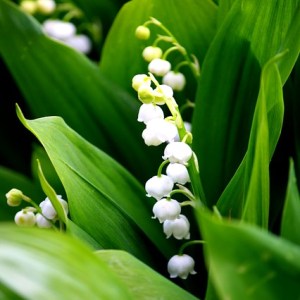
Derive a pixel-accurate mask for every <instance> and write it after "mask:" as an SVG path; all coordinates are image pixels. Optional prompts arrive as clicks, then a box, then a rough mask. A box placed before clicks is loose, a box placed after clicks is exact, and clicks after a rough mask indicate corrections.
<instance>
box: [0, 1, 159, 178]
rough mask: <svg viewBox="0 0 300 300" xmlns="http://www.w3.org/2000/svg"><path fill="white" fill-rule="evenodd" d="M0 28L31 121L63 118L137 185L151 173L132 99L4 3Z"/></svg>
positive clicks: (2, 48) (0, 44)
mask: <svg viewBox="0 0 300 300" xmlns="http://www.w3.org/2000/svg"><path fill="white" fill-rule="evenodd" d="M0 28H1V30H0V55H1V56H2V58H3V59H4V61H5V63H6V64H7V66H8V68H9V69H10V71H11V73H12V75H13V76H14V78H15V80H16V82H17V84H18V86H19V87H20V89H21V91H22V93H23V94H24V96H25V98H26V101H27V103H28V105H29V107H30V110H31V112H32V113H33V115H34V116H36V117H41V116H48V115H57V116H62V117H63V118H64V119H65V121H66V122H67V123H68V124H70V126H72V128H74V129H75V130H76V131H77V132H78V133H80V134H81V135H83V136H84V137H85V138H86V139H87V140H89V141H90V142H92V143H94V144H95V145H97V146H98V147H100V148H101V149H102V150H103V151H106V152H107V153H109V154H110V155H112V156H113V157H114V158H117V159H118V160H119V161H121V162H122V163H123V164H124V165H125V166H126V167H128V168H129V169H130V170H131V171H132V172H133V173H134V174H135V175H137V177H138V178H139V179H141V181H142V180H146V179H147V178H148V177H150V176H151V174H153V173H154V172H155V166H154V165H153V164H152V162H151V160H149V159H145V157H147V156H148V155H149V156H151V155H153V153H152V152H153V151H151V149H148V148H147V147H145V145H144V144H143V140H142V138H141V131H142V126H141V125H138V124H137V121H136V119H137V110H138V105H139V104H138V101H137V100H136V99H133V98H132V97H130V96H129V95H128V94H127V93H126V92H124V91H123V90H122V89H120V88H119V87H118V86H116V85H115V84H112V83H111V82H110V81H108V80H107V78H106V76H104V75H103V74H102V73H101V72H100V71H99V68H98V66H96V65H95V64H93V63H92V62H91V61H89V60H88V59H87V58H86V57H85V56H84V55H82V54H81V53H78V52H77V51H75V50H73V49H71V48H69V47H67V46H65V45H63V44H62V43H59V42H57V41H54V40H51V39H49V38H47V37H46V36H44V35H43V33H42V30H41V28H40V25H39V24H38V22H37V21H36V20H35V19H33V18H32V17H30V16H28V15H26V14H25V13H23V12H21V11H20V10H18V9H17V7H16V6H15V5H13V3H11V2H8V1H5V0H2V1H0ZM37 87H38V88H37ZM157 157H158V156H157ZM141 166H143V168H141Z"/></svg>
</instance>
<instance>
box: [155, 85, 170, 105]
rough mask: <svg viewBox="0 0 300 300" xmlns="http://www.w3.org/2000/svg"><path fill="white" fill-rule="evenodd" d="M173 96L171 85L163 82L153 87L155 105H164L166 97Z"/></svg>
mask: <svg viewBox="0 0 300 300" xmlns="http://www.w3.org/2000/svg"><path fill="white" fill-rule="evenodd" d="M172 97H173V90H172V88H171V87H169V86H168V85H165V84H161V85H159V86H158V87H156V88H155V89H154V102H155V104H157V105H164V104H165V103H166V98H172Z"/></svg>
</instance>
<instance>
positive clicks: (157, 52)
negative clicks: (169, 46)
mask: <svg viewBox="0 0 300 300" xmlns="http://www.w3.org/2000/svg"><path fill="white" fill-rule="evenodd" d="M162 54H163V52H162V50H161V48H159V47H153V46H148V47H146V48H145V49H144V50H143V53H142V55H143V58H144V59H145V61H148V62H151V61H152V60H153V59H155V58H161V56H162Z"/></svg>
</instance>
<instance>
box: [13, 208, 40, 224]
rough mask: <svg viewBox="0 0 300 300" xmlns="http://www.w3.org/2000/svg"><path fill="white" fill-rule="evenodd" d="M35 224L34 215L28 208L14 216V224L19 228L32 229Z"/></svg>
mask: <svg viewBox="0 0 300 300" xmlns="http://www.w3.org/2000/svg"><path fill="white" fill-rule="evenodd" d="M35 222H36V217H35V214H34V213H33V211H31V210H30V209H29V208H25V209H22V210H21V211H19V212H17V213H16V215H15V223H16V224H17V225H18V226H20V227H33V226H34V225H35Z"/></svg>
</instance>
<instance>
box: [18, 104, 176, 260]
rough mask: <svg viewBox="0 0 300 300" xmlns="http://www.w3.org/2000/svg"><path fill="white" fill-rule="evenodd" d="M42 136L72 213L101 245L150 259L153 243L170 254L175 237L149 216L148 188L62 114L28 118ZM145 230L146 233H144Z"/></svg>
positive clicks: (40, 137)
mask: <svg viewBox="0 0 300 300" xmlns="http://www.w3.org/2000/svg"><path fill="white" fill-rule="evenodd" d="M17 113H18V116H19V118H20V120H21V121H22V122H23V124H24V125H25V126H26V127H27V128H28V129H29V130H30V131H31V132H32V133H33V134H34V135H36V137H37V138H38V139H39V140H40V142H41V143H42V145H43V147H44V148H45V150H46V152H47V154H48V155H49V158H50V160H51V162H52V164H53V166H54V168H55V170H56V172H57V174H58V176H59V177H60V179H61V181H62V183H63V186H64V188H65V190H66V193H67V198H68V203H69V207H70V214H71V219H72V220H73V221H74V223H76V224H77V225H78V226H79V227H81V228H82V229H83V230H84V231H86V232H87V233H88V234H89V235H90V236H91V237H92V238H94V239H95V240H96V242H98V243H99V244H100V246H101V247H102V248H117V249H124V250H126V251H128V252H130V253H132V254H134V255H136V256H138V257H139V258H141V259H142V260H149V257H151V255H150V253H151V251H152V252H153V249H151V247H149V246H146V244H145V240H146V236H145V235H144V234H146V235H147V236H148V238H149V239H150V240H151V241H152V243H154V244H155V245H156V246H157V248H158V249H159V250H160V251H161V252H162V253H164V254H165V255H166V256H169V255H170V254H171V253H172V242H170V241H167V240H166V238H165V237H164V236H163V233H162V230H161V227H160V225H159V223H158V222H157V221H155V220H152V221H151V210H152V208H151V205H152V204H151V202H152V201H153V200H150V199H149V198H146V196H145V191H144V188H143V187H142V186H141V185H140V184H139V183H138V182H137V181H136V180H135V179H134V178H133V177H132V176H131V175H130V174H129V173H128V172H127V171H126V170H125V169H124V168H122V167H121V166H120V165H119V164H118V163H117V162H116V161H114V160H113V159H112V158H110V157H109V156H108V155H106V154H105V153H104V152H102V151H100V150H99V149H97V148H96V147H94V146H93V145H91V144H90V143H88V142H87V141H86V140H84V139H83V138H82V137H80V136H79V135H78V134H77V133H76V132H74V131H73V130H72V129H71V128H69V127H68V126H67V125H66V124H65V123H64V121H63V120H62V119H61V118H59V117H47V118H41V119H36V120H25V118H24V117H23V116H22V114H21V111H20V110H19V109H18V111H17ZM142 231H143V232H144V234H143V233H142Z"/></svg>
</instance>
